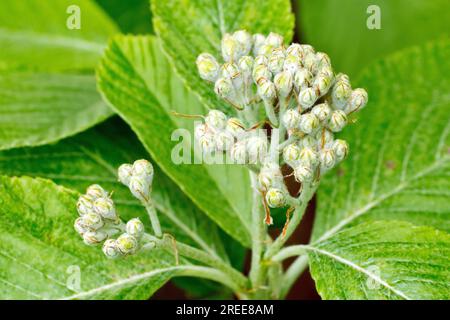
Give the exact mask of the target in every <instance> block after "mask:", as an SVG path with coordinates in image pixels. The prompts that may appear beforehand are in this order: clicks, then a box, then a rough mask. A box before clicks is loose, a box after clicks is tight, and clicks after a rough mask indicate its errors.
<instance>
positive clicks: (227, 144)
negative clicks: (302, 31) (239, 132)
mask: <svg viewBox="0 0 450 320" xmlns="http://www.w3.org/2000/svg"><path fill="white" fill-rule="evenodd" d="M214 141H215V145H216V150H218V151H227V150H230V149H231V147H232V146H233V144H234V136H233V135H232V134H231V133H230V132H228V131H221V132H219V133H217V135H216V136H215V137H214Z"/></svg>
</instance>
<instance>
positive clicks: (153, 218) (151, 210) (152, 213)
mask: <svg viewBox="0 0 450 320" xmlns="http://www.w3.org/2000/svg"><path fill="white" fill-rule="evenodd" d="M144 206H145V210H147V213H148V216H149V218H150V222H151V224H152V228H153V232H154V233H155V236H156V237H158V238H161V237H162V231H161V224H160V223H159V219H158V214H157V213H156V209H155V206H154V205H153V202H152V201H151V200H147V201H144Z"/></svg>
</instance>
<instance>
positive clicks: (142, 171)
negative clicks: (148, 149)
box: [132, 159, 154, 176]
mask: <svg viewBox="0 0 450 320" xmlns="http://www.w3.org/2000/svg"><path fill="white" fill-rule="evenodd" d="M132 172H133V175H137V176H153V174H154V170H153V166H152V164H151V163H150V161H148V160H145V159H140V160H136V161H135V162H133V168H132Z"/></svg>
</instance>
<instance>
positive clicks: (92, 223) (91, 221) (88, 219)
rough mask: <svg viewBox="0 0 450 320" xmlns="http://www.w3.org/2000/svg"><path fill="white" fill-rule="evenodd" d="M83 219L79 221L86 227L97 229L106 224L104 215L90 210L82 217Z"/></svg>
mask: <svg viewBox="0 0 450 320" xmlns="http://www.w3.org/2000/svg"><path fill="white" fill-rule="evenodd" d="M81 219H82V220H81V221H80V222H79V223H80V224H82V225H83V226H84V227H85V228H87V229H89V230H92V231H95V230H98V229H100V228H101V227H103V226H104V224H105V223H104V221H103V219H102V217H101V216H100V215H99V214H98V213H96V212H93V211H92V212H88V213H86V214H85V215H84V216H82V217H81Z"/></svg>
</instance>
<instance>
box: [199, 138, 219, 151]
mask: <svg viewBox="0 0 450 320" xmlns="http://www.w3.org/2000/svg"><path fill="white" fill-rule="evenodd" d="M198 144H199V145H200V149H201V150H202V151H203V153H205V154H206V153H211V152H213V151H214V149H215V147H216V141H215V139H214V135H213V134H211V133H206V134H204V135H203V136H201V137H200V138H199V139H198Z"/></svg>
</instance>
